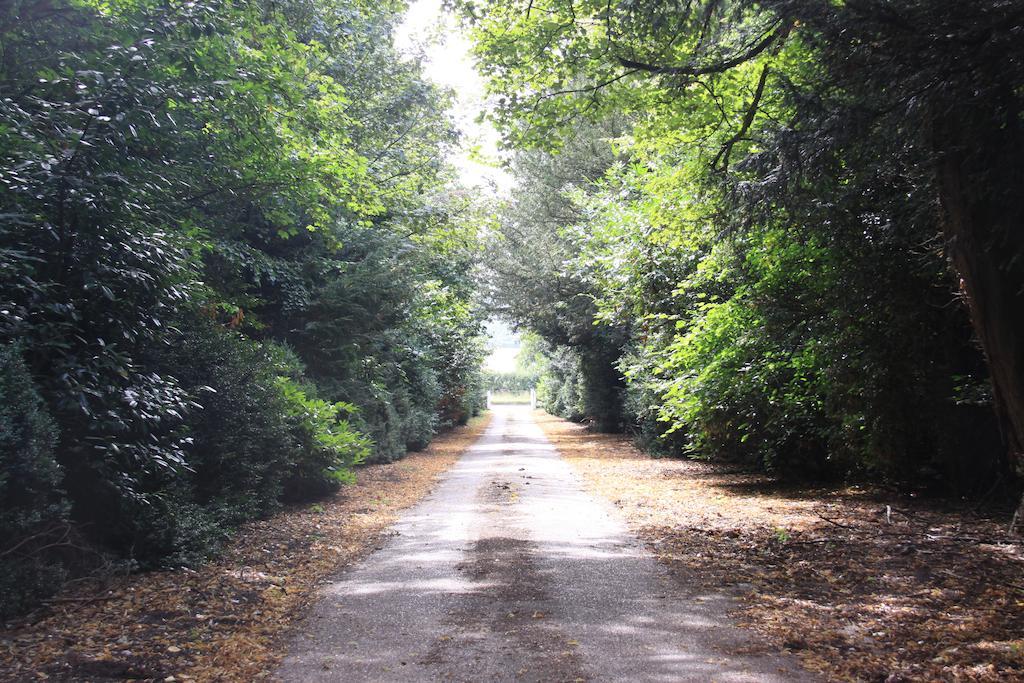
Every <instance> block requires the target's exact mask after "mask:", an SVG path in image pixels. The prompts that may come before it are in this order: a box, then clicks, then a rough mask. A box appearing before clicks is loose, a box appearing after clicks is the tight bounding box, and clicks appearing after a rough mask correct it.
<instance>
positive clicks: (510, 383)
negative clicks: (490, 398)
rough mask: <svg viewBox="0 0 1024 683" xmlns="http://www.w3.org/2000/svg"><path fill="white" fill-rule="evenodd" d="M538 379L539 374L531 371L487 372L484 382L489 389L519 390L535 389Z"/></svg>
mask: <svg viewBox="0 0 1024 683" xmlns="http://www.w3.org/2000/svg"><path fill="white" fill-rule="evenodd" d="M537 380H538V377H537V375H536V374H535V373H530V372H523V371H516V372H485V373H484V377H483V384H484V388H485V389H487V390H488V391H508V392H518V391H529V390H530V389H533V388H534V387H535V386H536V385H537Z"/></svg>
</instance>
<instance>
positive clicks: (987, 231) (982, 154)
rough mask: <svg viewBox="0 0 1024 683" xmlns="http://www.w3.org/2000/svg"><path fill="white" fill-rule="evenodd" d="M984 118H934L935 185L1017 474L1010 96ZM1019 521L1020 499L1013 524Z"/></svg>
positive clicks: (1015, 214) (1023, 366) (1022, 420)
mask: <svg viewBox="0 0 1024 683" xmlns="http://www.w3.org/2000/svg"><path fill="white" fill-rule="evenodd" d="M1000 99H1001V100H1002V101H1001V102H999V103H997V106H993V107H992V108H991V109H990V110H989V112H984V113H987V114H989V116H979V115H978V114H982V113H983V112H979V111H974V112H972V113H973V114H974V115H973V116H971V119H973V120H974V121H982V122H986V123H982V124H981V125H974V126H972V125H969V124H968V123H966V122H965V121H964V119H963V118H962V117H957V116H955V115H953V116H950V115H948V114H947V115H945V116H943V117H937V118H936V120H935V125H934V128H933V135H934V143H933V144H934V145H935V148H936V152H937V155H938V189H939V198H940V203H941V208H942V227H943V230H944V233H945V237H946V244H947V253H948V255H949V258H950V261H951V263H952V265H953V268H954V269H955V271H956V273H957V274H958V276H959V277H960V289H961V291H962V292H963V294H964V297H965V299H966V303H967V306H968V308H969V310H970V314H971V319H972V322H973V325H974V330H975V333H976V334H977V336H978V341H979V342H980V343H981V346H982V348H983V350H984V352H985V355H986V357H987V360H988V366H989V372H990V374H991V381H992V389H993V397H994V402H995V409H996V413H997V415H998V418H999V421H1000V424H1001V426H1002V431H1003V438H1004V442H1005V444H1006V448H1007V456H1008V463H1007V464H1008V469H1010V470H1011V471H1013V472H1015V473H1016V474H1017V475H1018V476H1020V475H1024V201H1022V198H1021V196H1020V194H1019V193H1020V191H1021V189H1022V188H1024V172H1022V170H1021V160H1022V159H1024V156H1022V154H1024V144H1022V142H1024V124H1022V121H1021V117H1020V112H1018V111H1017V107H1016V106H1014V98H1013V95H1012V94H1008V95H1007V97H1005V98H1000ZM1018 520H1024V499H1022V500H1021V502H1020V505H1019V507H1018V509H1017V512H1016V514H1015V515H1014V521H1013V524H1012V526H1016V524H1017V522H1018Z"/></svg>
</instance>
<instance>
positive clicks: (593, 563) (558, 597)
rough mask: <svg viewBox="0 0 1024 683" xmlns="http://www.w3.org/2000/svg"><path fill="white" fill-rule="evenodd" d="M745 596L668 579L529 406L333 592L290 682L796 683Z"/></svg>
mask: <svg viewBox="0 0 1024 683" xmlns="http://www.w3.org/2000/svg"><path fill="white" fill-rule="evenodd" d="M733 599H734V598H733V597H730V596H728V595H726V594H725V593H723V594H720V595H708V594H700V593H693V592H691V591H690V590H688V589H686V588H685V587H684V586H683V585H681V584H680V582H679V581H678V580H676V579H673V578H672V577H670V576H668V574H667V573H666V571H665V570H664V569H663V567H662V566H661V565H659V564H658V562H657V561H656V560H655V559H654V558H653V557H652V556H651V555H650V554H649V553H648V552H647V551H646V550H645V549H644V547H643V546H642V545H641V543H640V542H639V541H638V540H636V538H635V537H633V536H632V535H631V534H630V532H629V531H628V530H627V528H626V526H625V525H624V523H623V522H622V521H621V520H620V519H619V518H618V517H617V515H616V512H615V510H614V508H613V507H612V506H610V505H609V504H607V503H606V502H605V501H603V500H598V499H596V498H595V497H593V496H591V495H590V494H588V493H586V492H585V491H584V490H583V487H582V485H581V483H580V481H579V479H578V478H577V477H576V476H575V474H574V473H573V472H572V470H571V469H570V467H569V465H568V464H567V463H566V462H565V461H564V460H562V458H561V457H559V455H558V453H557V452H556V451H555V449H554V448H553V447H552V446H551V444H550V443H549V442H548V441H547V439H546V438H545V437H544V434H543V432H542V431H541V430H540V428H539V427H538V426H537V425H536V423H535V422H534V421H533V419H532V417H531V414H530V411H529V410H528V409H526V408H520V407H513V406H497V407H496V410H495V416H494V420H493V422H492V423H491V426H490V427H489V429H488V430H487V432H486V433H485V434H484V435H483V436H482V437H481V438H480V440H479V441H478V442H477V443H476V445H474V446H473V447H472V448H471V449H470V450H469V451H468V452H467V454H466V455H465V456H463V458H462V459H461V460H460V461H459V462H458V463H457V464H456V465H455V466H454V467H453V468H452V469H451V470H450V471H449V472H448V473H447V474H446V476H445V477H444V478H443V479H442V481H441V482H440V483H439V485H438V486H437V488H436V489H435V490H434V492H433V493H431V494H430V495H429V496H427V497H426V498H425V499H424V500H423V501H421V502H420V503H419V504H418V505H417V506H415V507H414V508H412V509H410V510H409V511H407V513H406V514H405V515H404V517H403V518H402V520H401V521H400V522H399V523H398V524H396V525H395V527H393V529H392V533H391V536H390V538H389V539H388V541H387V542H386V543H385V544H384V546H383V547H382V548H380V549H379V550H378V551H376V552H375V553H373V554H372V555H370V556H369V557H368V558H366V559H365V560H364V561H363V562H362V563H360V564H359V565H357V566H355V567H353V568H351V569H349V570H347V571H345V572H344V573H342V574H341V575H339V576H338V577H337V578H336V580H335V581H334V582H333V583H331V584H330V585H328V586H326V587H325V588H324V589H323V594H322V598H321V599H320V600H319V602H318V603H317V604H316V605H315V607H314V608H313V610H312V611H311V613H310V615H309V616H308V617H307V618H306V619H305V620H304V621H303V622H302V623H300V625H299V626H298V628H297V630H296V632H295V634H294V636H293V640H292V643H291V646H290V650H289V655H288V656H287V658H286V659H285V661H284V663H283V664H282V666H281V668H280V669H279V671H278V672H277V677H278V678H279V679H280V680H284V681H295V682H298V681H302V682H306V681H345V682H346V683H357V682H362V681H723V682H724V681H793V680H812V679H811V677H810V676H809V675H808V674H805V673H803V672H802V671H801V670H800V669H799V668H798V667H797V666H796V664H795V663H794V662H793V660H792V659H790V658H786V657H783V656H780V655H756V654H742V653H744V652H748V653H749V652H752V651H756V650H757V649H758V648H752V647H751V645H752V644H753V643H752V642H751V640H750V635H749V634H748V633H746V632H744V631H741V630H740V629H737V628H736V627H735V626H733V625H732V624H731V623H730V621H729V619H728V617H727V612H728V611H729V609H730V608H731V607H732V605H733V603H732V600H733Z"/></svg>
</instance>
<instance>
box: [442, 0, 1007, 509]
mask: <svg viewBox="0 0 1024 683" xmlns="http://www.w3.org/2000/svg"><path fill="white" fill-rule="evenodd" d="M458 4H459V6H460V8H461V9H462V11H463V15H464V17H465V18H466V20H467V22H468V23H469V25H470V26H471V27H472V29H473V31H474V33H475V36H476V39H477V51H478V55H479V57H480V58H481V60H482V61H483V64H484V70H485V72H486V73H487V74H488V75H489V77H490V89H491V92H492V94H493V95H494V96H495V98H496V101H497V103H498V111H497V112H496V113H495V119H496V120H497V122H498V123H499V124H500V125H501V126H502V128H503V130H504V133H505V135H506V139H507V140H508V141H509V142H510V143H511V144H512V145H513V146H514V147H516V148H517V149H518V154H517V158H516V164H515V169H516V172H517V175H518V179H519V190H518V191H517V192H516V193H515V194H514V195H513V197H512V201H511V206H510V207H509V210H508V212H507V214H506V216H507V217H506V219H505V220H504V221H503V223H502V225H501V226H500V230H499V233H498V235H497V236H496V238H495V239H494V243H493V245H489V249H490V250H491V251H492V252H493V254H489V259H488V262H489V264H490V265H492V267H493V268H494V271H495V276H494V279H495V281H496V282H499V283H500V286H499V287H497V288H495V290H494V291H493V292H492V296H493V297H494V298H495V300H496V301H498V302H499V303H500V304H501V305H502V306H503V307H504V309H505V310H506V311H507V314H508V315H509V316H510V317H511V318H512V319H513V320H515V321H516V322H517V323H519V324H520V325H522V326H524V327H526V328H528V329H531V330H534V331H535V332H537V333H538V334H539V335H541V336H542V337H544V338H545V339H546V340H547V341H548V342H549V344H550V346H549V348H548V349H547V352H546V353H547V355H548V362H547V367H546V370H545V376H544V379H543V380H542V382H541V388H542V391H541V394H542V400H543V401H544V402H545V404H546V405H547V406H548V407H549V409H550V410H553V411H556V412H559V413H560V414H564V415H568V416H572V417H575V418H583V417H584V416H591V415H595V414H599V413H600V412H602V411H601V410H599V409H597V408H596V407H595V404H600V405H604V406H605V408H604V413H605V414H606V415H607V414H610V413H611V412H613V411H614V410H618V411H619V412H620V414H621V418H620V419H622V420H623V421H625V422H626V423H628V424H629V425H630V426H631V427H632V429H633V430H634V431H635V433H637V434H638V437H639V438H640V440H641V441H642V442H643V443H645V444H647V445H648V446H652V447H654V448H655V450H658V451H660V452H668V453H676V454H683V455H687V456H690V457H700V458H715V459H733V460H740V461H744V462H746V463H749V464H751V465H754V466H758V467H761V468H765V469H768V470H772V471H775V472H779V473H782V474H786V475H788V476H814V477H817V476H834V477H862V476H869V477H873V478H876V479H884V480H888V481H895V482H899V483H902V484H907V485H910V486H914V487H922V486H934V487H935V488H937V489H939V490H943V491H945V492H956V493H965V492H972V493H980V492H982V491H984V490H986V489H987V488H988V487H989V486H991V485H992V484H993V483H994V482H999V481H1000V480H1001V479H1002V478H1003V477H1005V475H1006V474H1007V472H1006V468H1005V459H1004V458H1003V456H1002V453H1001V451H1002V450H1003V449H1002V448H1001V446H1000V444H999V435H998V432H997V431H996V430H995V429H994V419H993V418H992V416H991V415H987V414H986V413H985V412H984V409H983V405H984V404H985V403H986V401H987V396H988V394H987V392H986V391H985V390H984V387H985V385H986V384H987V376H988V372H987V371H986V368H985V363H984V360H983V357H982V355H981V354H980V353H979V351H978V349H977V348H976V347H975V345H974V343H973V340H972V334H971V327H970V324H969V321H968V318H967V316H966V314H965V312H964V310H962V308H960V307H958V306H957V305H956V303H955V301H954V298H955V297H956V296H958V295H973V296H981V297H983V298H985V297H987V298H986V299H985V301H984V302H982V303H981V304H979V305H978V306H976V307H975V308H974V309H973V315H974V316H975V317H976V318H977V316H978V315H979V312H980V311H990V312H991V311H992V310H1001V311H1002V312H1001V313H1000V314H999V315H1000V316H1001V318H998V317H997V315H996V314H995V313H992V316H993V317H994V318H997V319H989V320H986V321H985V322H984V323H980V324H979V321H978V320H976V321H975V323H976V325H975V331H976V332H977V334H978V336H979V338H981V341H982V342H983V343H985V342H986V336H993V335H996V332H994V331H993V330H996V329H998V328H999V326H1000V325H1003V326H1004V328H1003V329H1004V330H1006V332H1005V334H1006V335H1007V336H1004V337H1003V341H1002V342H1000V343H997V344H994V345H993V344H989V346H990V354H989V357H990V359H993V358H995V356H993V354H992V353H991V349H992V348H995V349H996V351H998V354H997V355H1000V356H1001V357H1002V358H1003V360H1002V361H1000V367H1002V368H1003V370H1002V372H1003V373H1004V374H1006V376H1007V377H1009V376H1010V375H1014V371H1013V370H1011V369H1009V368H1012V367H1015V366H1014V365H1013V361H1012V358H1014V357H1017V358H1019V357H1020V354H1019V352H1013V351H1010V350H1009V349H1011V348H1013V344H1014V342H1013V339H1014V338H1022V337H1021V336H1020V334H1019V325H1018V323H1017V322H1016V321H1019V320H1020V316H1019V315H1017V314H1016V313H1015V312H1014V313H1011V312H1010V308H1005V309H1001V308H1000V307H1002V306H1004V305H1006V306H1009V305H1010V304H1009V301H1010V300H1011V299H1012V300H1013V301H1016V302H1018V303H1017V304H1014V305H1015V306H1016V307H1017V308H1016V309H1015V310H1019V298H1020V296H1021V295H1020V292H1021V291H1024V288H1022V287H1021V286H1020V284H1019V282H1020V279H1019V277H1018V276H1019V258H1017V257H1016V256H1014V257H1012V258H1011V257H1007V258H1005V259H1002V256H1001V255H1002V254H1009V253H1012V254H1019V251H1020V249H1019V245H1018V244H1017V242H1015V241H1014V240H1016V237H1011V235H1016V234H1018V233H1017V232H1016V231H1014V230H1012V229H1010V228H1009V225H1010V223H1009V222H1008V221H1010V219H1009V218H1007V217H1008V216H1018V215H1019V211H1020V203H1019V202H1009V203H1007V202H1006V201H1004V200H1006V198H1008V197H1009V196H1010V195H1011V194H1012V190H1010V186H1009V185H1008V184H1005V178H1008V177H1012V178H1017V177H1019V158H1020V157H1019V155H1018V157H1017V159H1016V160H1015V161H1010V160H1009V157H1008V155H1009V154H1010V153H1009V152H1007V151H1005V150H1006V149H1020V147H1019V145H1020V144H1021V141H1022V140H1024V136H1022V135H1021V134H1020V131H1021V130H1024V128H1022V127H1021V125H1020V122H1021V119H1020V117H1019V112H1020V109H1021V107H1020V92H1019V88H1016V86H1010V85H1009V83H1010V80H1008V79H1009V78H1010V76H1008V75H1006V74H1007V73H1008V72H1007V69H1009V67H1008V66H1007V65H1008V62H1006V60H1005V56H1006V54H1009V53H1011V52H1012V53H1013V54H1014V55H1017V54H1019V52H1020V49H1019V45H1017V46H1016V47H1011V43H1012V38H1011V35H1012V31H1006V30H1002V29H997V28H996V26H997V21H998V20H999V18H1001V20H1002V21H1004V22H1005V21H1007V20H1008V18H1009V16H1011V15H1013V13H1014V12H1017V11H1019V8H1017V9H1011V7H1015V6H1016V4H1015V3H1008V4H1002V5H999V6H998V7H995V6H992V7H989V6H984V7H983V6H982V5H979V4H976V3H975V4H972V3H966V4H961V5H958V6H957V9H956V11H951V12H950V13H938V14H936V13H935V12H934V6H933V5H930V4H929V3H926V2H919V1H918V0H905V1H901V2H897V3H886V4H885V6H884V7H883V6H882V5H879V4H877V3H875V4H872V3H820V2H803V1H802V0H796V1H790V0H782V1H780V2H767V3H753V2H746V1H744V0H701V1H698V2H692V3H690V2H688V3H684V4H683V5H673V4H658V3H625V4H620V5H607V4H604V3H596V2H583V3H579V2H562V1H561V0H556V1H555V2H553V3H548V4H546V5H545V7H544V8H543V9H542V10H541V9H538V8H537V7H534V6H533V4H532V3H530V2H529V1H528V0H523V2H518V1H517V0H515V1H511V2H505V1H501V2H499V1H497V0H493V1H485V2H482V3H481V2H475V1H474V2H465V3H458ZM897 18H898V20H896V19H897ZM1003 25H1004V26H1005V25H1006V24H1003ZM923 27H928V28H927V30H925V29H924V28H923ZM981 35H985V36H988V38H986V39H985V41H983V42H984V44H985V45H988V46H991V48H992V50H993V51H992V52H987V51H985V53H984V54H982V53H977V52H975V53H972V52H970V50H968V49H967V48H966V47H964V46H965V45H967V40H968V38H967V37H969V36H981ZM911 43H912V44H913V45H914V49H913V50H910V49H904V47H903V46H905V45H908V44H911ZM996 45H998V46H1001V47H1000V48H996V47H995V46H996ZM1000 49H1001V50H1004V53H1003V56H998V54H997V53H998V50H1000ZM876 51H880V52H878V54H876ZM881 53H884V54H885V55H886V57H885V58H884V59H882V58H881V57H880V56H879V54H881ZM952 54H957V55H959V56H958V57H957V58H956V60H957V61H959V62H960V63H961V64H963V65H964V68H960V67H958V66H956V63H955V62H954V61H953V58H952V57H950V55H952ZM925 55H927V57H925ZM996 64H1003V66H1001V67H997V66H995V65H996ZM1004 67H1005V68H1004ZM1011 71H1012V72H1013V73H1015V74H1016V73H1018V71H1016V70H1011ZM968 74H970V75H968ZM979 83H984V84H987V85H986V86H985V87H990V88H991V89H990V90H982V89H979V86H978V84H979ZM971 84H973V85H971ZM1014 88H1016V89H1014ZM1011 89H1013V92H1014V93H1015V94H1014V95H1010V92H1011ZM996 93H1002V94H1001V95H997V94H996ZM925 102H928V103H929V104H925ZM967 102H971V103H973V104H970V105H968V104H967ZM940 111H941V112H952V111H957V112H960V113H959V114H956V115H953V114H949V116H952V117H953V118H956V119H957V120H963V121H965V122H969V123H967V124H965V126H966V127H961V126H959V125H958V124H952V123H950V124H949V125H948V126H946V128H943V130H948V132H949V133H950V135H952V136H953V137H952V138H943V139H942V140H939V139H937V138H936V137H935V136H934V135H933V134H931V133H928V132H927V131H929V130H931V131H933V132H934V131H935V130H937V129H936V128H934V126H935V125H936V124H937V122H939V121H942V120H946V118H947V115H946V114H943V115H941V116H940V115H938V114H937V113H936V112H940ZM1010 112H1014V113H1012V114H1011V113H1010ZM936 117H938V118H936ZM1008 117H1009V118H1008ZM1010 118H1012V119H1013V123H1012V124H1005V125H1004V123H996V122H997V121H999V122H1003V121H1009V120H1010ZM982 120H985V121H987V122H988V123H987V127H986V125H982V123H981V121H982ZM943 125H945V124H943ZM975 126H977V127H975ZM968 130H970V131H972V132H971V133H970V134H971V135H973V136H975V137H977V138H978V140H980V141H982V142H983V143H984V144H985V145H989V146H988V147H985V148H984V149H981V148H977V149H976V148H975V147H973V146H972V143H970V142H969V141H968V139H969V138H968V137H967V131H968ZM996 130H999V131H1002V132H1000V133H997V134H996V133H993V134H992V135H989V134H988V133H985V132H983V131H996ZM996 138H1001V139H1002V140H1003V144H1002V145H1000V144H999V143H996V141H995V140H996ZM952 139H956V140H959V141H960V142H957V143H953V142H951V140H952ZM968 149H970V150H971V151H970V152H968V151H967V150H968ZM961 155H962V156H961ZM982 158H985V159H988V160H990V161H991V163H992V164H993V167H998V168H1001V169H1003V170H1004V171H1005V172H1006V174H1005V175H1001V176H1000V177H994V174H995V172H994V171H991V170H986V169H984V168H983V164H982V161H981V160H982ZM939 167H941V168H942V169H943V170H942V172H941V173H940V174H939V176H938V177H937V175H936V171H935V169H936V168H939ZM1011 169H1012V170H1011ZM943 178H944V179H943ZM961 183H965V185H961ZM985 187H990V188H996V187H998V188H1001V189H998V190H996V189H993V190H992V191H988V190H984V189H982V188H985ZM940 200H941V202H942V205H943V206H944V207H946V212H945V213H943V214H941V215H940V214H939V213H938V212H936V211H935V206H936V205H937V203H939V201H940ZM967 205H971V206H975V207H976V208H977V210H976V211H975V212H974V213H971V214H970V216H969V217H968V215H967V213H965V212H966V211H967V209H966V208H965V207H966V206H967ZM950 207H952V208H950ZM972 221H979V222H978V223H977V224H974V223H972ZM985 221H988V222H987V223H986V222H985ZM958 222H959V224H958ZM1018 222H1019V221H1018ZM943 231H945V233H946V237H947V238H950V235H951V234H954V235H959V237H957V236H954V237H952V238H951V239H950V241H949V242H948V244H949V245H951V248H950V249H949V250H948V251H947V253H945V254H944V253H943V247H944V243H943V241H942V240H941V239H938V238H937V236H938V235H939V234H940V233H941V232H943ZM957 231H959V232H957ZM973 231H977V232H973ZM965 240H966V241H965ZM995 245H1002V246H999V247H997V246H995ZM972 250H973V251H972ZM947 255H949V256H952V257H953V259H954V260H955V261H956V265H957V268H958V270H959V272H960V276H961V277H963V278H965V279H964V280H963V281H962V283H961V281H959V280H958V281H957V282H958V284H957V286H956V289H955V291H954V290H953V288H951V287H950V276H949V272H948V268H947V264H946V260H945V256H947ZM972 259H973V260H972ZM993 259H995V260H993ZM1000 259H1002V261H1001V263H1002V265H999V264H997V263H996V261H999V260H1000ZM986 268H987V270H986ZM981 271H984V272H985V274H984V275H979V273H980V272H981ZM972 273H973V275H972ZM1015 274H1016V275H1015ZM975 276H977V277H979V280H978V284H977V286H972V285H971V284H970V282H971V278H972V277H975ZM1014 277H1017V278H1018V279H1017V280H1014V279H1013V278H1014ZM995 283H999V284H995ZM1014 283H1017V284H1014ZM990 285H991V287H990ZM1000 292H1001V293H1000ZM1010 292H1014V293H1013V294H1012V295H1011V294H1010ZM972 293H973V294H972ZM1007 297H1009V298H1007ZM1014 297H1016V298H1014ZM989 304H991V305H993V306H995V307H996V309H988V308H986V306H987V305H989ZM1014 325H1017V327H1014ZM1013 330H1018V332H1014V331H1013ZM1014 335H1016V336H1014ZM608 367H614V368H617V370H618V371H619V372H620V373H621V376H623V377H624V378H625V383H626V388H625V393H624V395H621V394H619V393H616V388H617V387H616V382H617V380H618V376H617V375H616V374H614V373H609V372H607V371H604V372H602V368H608ZM1015 376H1016V377H1017V378H1018V380H1019V377H1020V376H1021V375H1020V373H1019V372H1016V375H1015ZM997 379H999V378H998V377H997ZM1018 380H1012V379H1007V378H1003V379H1001V380H999V381H998V382H997V389H998V385H999V384H1002V385H1003V386H1004V387H1007V386H1011V385H1012V382H1013V381H1018ZM1003 391H1004V392H1008V393H1004V396H1010V397H1011V398H1010V401H1011V402H1012V401H1013V399H1012V396H1013V395H1014V393H1013V390H1010V389H1005V388H1004V390H1003ZM966 396H977V397H978V398H979V399H980V403H979V402H977V401H973V400H970V399H968V400H963V397H966ZM1007 405H1009V404H1007ZM989 407H991V405H990V406H989ZM997 407H998V405H997ZM999 410H1000V412H1001V413H1002V414H1003V415H1004V416H1005V415H1006V414H1010V415H1011V416H1012V415H1020V414H1021V406H1017V407H1016V408H1010V407H1004V408H999ZM1004 421H1005V422H1007V424H1012V420H1004ZM1017 431H1018V432H1019V431H1020V430H1019V429H1018V430H1017ZM1008 433H1009V434H1010V436H1011V437H1012V434H1013V430H1012V429H1011V430H1009V432H1008ZM1012 444H1013V439H1012V438H1011V439H1010V446H1011V450H1012ZM1017 450H1018V451H1019V449H1017ZM979 454H980V455H979Z"/></svg>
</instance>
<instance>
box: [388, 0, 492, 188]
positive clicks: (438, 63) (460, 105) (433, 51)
mask: <svg viewBox="0 0 1024 683" xmlns="http://www.w3.org/2000/svg"><path fill="white" fill-rule="evenodd" d="M395 45H396V46H397V47H398V49H399V50H401V51H402V52H404V53H405V54H407V55H409V56H410V57H414V56H415V55H416V54H417V53H418V52H419V51H420V50H422V51H423V54H424V56H425V60H424V71H425V72H426V75H427V77H428V78H429V79H430V80H432V81H434V82H435V83H437V84H438V85H442V86H445V87H448V88H451V89H452V90H454V91H455V97H456V101H455V105H454V108H453V112H452V113H453V115H454V117H455V120H456V122H457V124H458V126H459V129H460V130H461V131H462V144H461V145H460V149H459V151H458V152H457V153H456V154H454V155H453V157H452V158H451V162H452V164H453V165H454V166H455V167H456V168H457V169H458V170H459V176H460V177H461V179H462V182H463V183H464V184H466V185H467V186H470V187H481V188H490V187H493V188H494V189H495V190H496V191H497V193H499V194H506V193H507V192H508V190H509V189H510V188H511V186H512V179H511V177H510V176H509V175H508V174H507V173H506V172H505V171H504V170H503V169H501V168H499V167H497V160H498V158H499V157H498V140H499V137H498V133H497V131H495V130H494V127H493V126H491V125H490V124H489V123H487V122H484V123H479V122H478V121H477V120H476V119H477V117H478V116H479V114H480V113H481V112H483V111H484V109H485V107H486V106H487V105H486V94H485V92H484V83H483V79H482V78H481V77H480V75H479V74H478V73H477V72H476V69H475V68H474V66H473V59H472V57H471V56H470V42H469V40H468V39H467V38H466V36H465V35H464V33H463V32H462V30H461V29H460V28H459V25H458V22H457V21H456V20H455V17H453V16H451V15H450V14H449V13H447V12H445V11H444V10H443V9H442V7H441V0H414V1H413V2H411V3H410V5H409V12H408V14H406V17H405V21H404V22H403V23H402V25H401V26H400V27H399V29H398V31H397V33H396V35H395ZM474 149H475V150H476V153H475V154H474V153H473V151H474Z"/></svg>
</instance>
